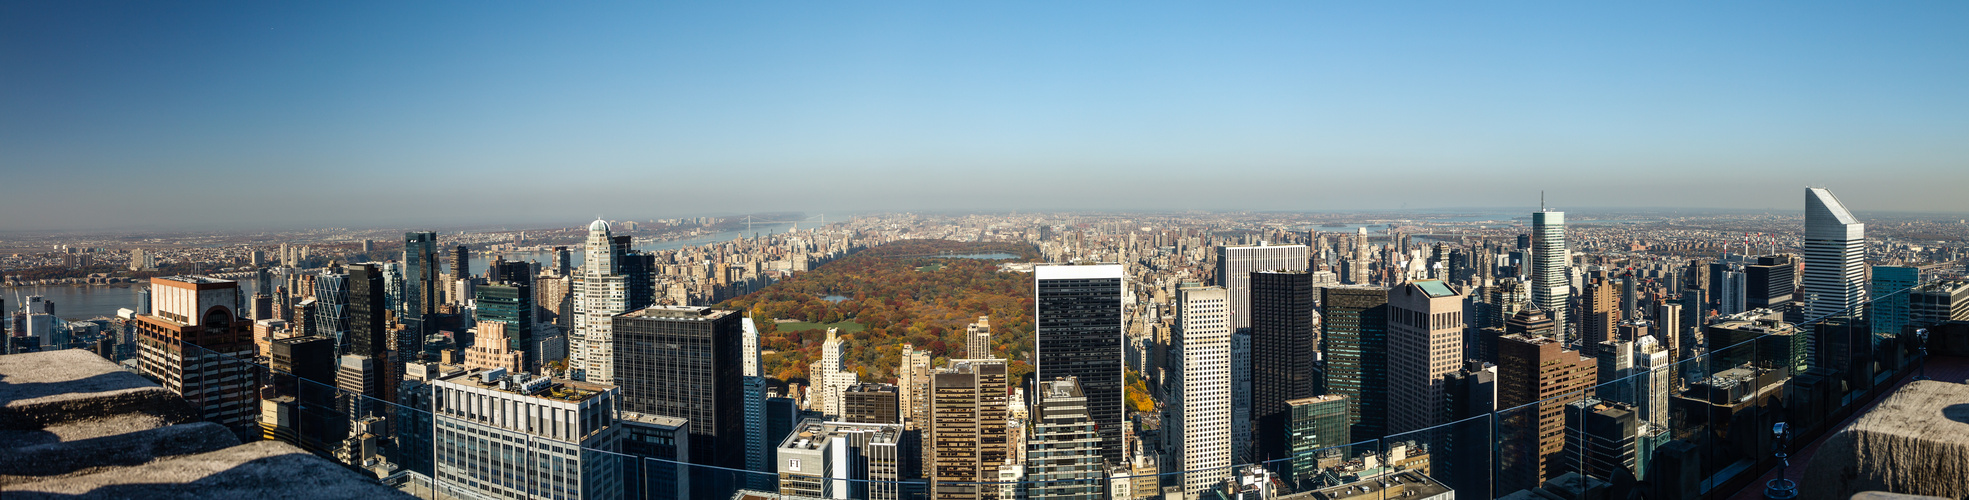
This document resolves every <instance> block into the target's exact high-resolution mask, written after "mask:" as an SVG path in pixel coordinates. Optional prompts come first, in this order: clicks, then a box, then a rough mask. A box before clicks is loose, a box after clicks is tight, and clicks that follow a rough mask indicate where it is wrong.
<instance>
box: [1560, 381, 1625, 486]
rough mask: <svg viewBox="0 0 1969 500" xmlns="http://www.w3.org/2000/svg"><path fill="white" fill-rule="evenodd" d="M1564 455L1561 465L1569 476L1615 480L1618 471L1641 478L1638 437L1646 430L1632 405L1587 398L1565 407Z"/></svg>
mask: <svg viewBox="0 0 1969 500" xmlns="http://www.w3.org/2000/svg"><path fill="white" fill-rule="evenodd" d="M1565 413H1566V434H1565V441H1566V445H1565V452H1564V453H1563V454H1562V456H1561V459H1560V460H1558V463H1560V464H1563V465H1562V467H1561V468H1562V469H1564V470H1565V471H1566V472H1577V473H1579V474H1580V475H1584V476H1589V477H1594V478H1614V477H1617V476H1618V475H1619V474H1618V473H1617V472H1618V471H1625V472H1627V473H1629V474H1641V473H1643V472H1645V471H1642V470H1638V469H1636V468H1635V465H1636V458H1637V456H1638V455H1639V449H1638V448H1637V447H1636V444H1638V443H1637V442H1636V440H1635V436H1636V435H1638V434H1639V432H1640V430H1641V429H1643V428H1644V426H1645V423H1643V422H1641V421H1640V419H1639V418H1636V417H1637V416H1638V413H1639V412H1638V411H1636V409H1635V408H1634V406H1633V405H1631V404H1628V403H1624V402H1618V401H1605V400H1599V399H1594V398H1586V399H1582V400H1579V401H1577V402H1573V403H1571V404H1567V405H1565Z"/></svg>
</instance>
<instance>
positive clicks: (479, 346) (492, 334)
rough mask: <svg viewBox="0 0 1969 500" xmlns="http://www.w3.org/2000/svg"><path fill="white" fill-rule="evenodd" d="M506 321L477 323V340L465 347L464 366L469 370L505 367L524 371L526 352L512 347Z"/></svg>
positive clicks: (508, 369)
mask: <svg viewBox="0 0 1969 500" xmlns="http://www.w3.org/2000/svg"><path fill="white" fill-rule="evenodd" d="M508 331H509V329H508V328H507V326H506V323H504V322H501V321H486V322H482V323H479V326H478V333H477V334H476V335H474V336H473V337H474V338H475V339H476V340H477V341H476V342H474V343H473V344H472V346H471V347H467V348H465V368H466V369H471V370H491V369H493V368H505V369H506V371H507V372H509V373H519V372H523V371H526V353H524V352H521V351H520V350H517V349H514V348H513V347H514V344H513V343H512V338H511V335H509V334H508V333H507V332H508Z"/></svg>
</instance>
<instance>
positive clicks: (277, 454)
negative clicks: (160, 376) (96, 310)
mask: <svg viewBox="0 0 1969 500" xmlns="http://www.w3.org/2000/svg"><path fill="white" fill-rule="evenodd" d="M197 419H198V411H197V410H196V409H195V408H193V407H192V406H191V404H190V403H187V402H186V401H185V400H184V399H183V398H180V397H178V395H177V394H174V393H172V392H170V391H168V390H165V389H164V388H162V387H158V386H157V385H156V384H153V383H151V382H150V381H148V380H145V379H144V378H143V377H140V376H137V375H136V374H134V373H130V372H127V371H124V370H122V369H120V368H117V366H116V365H115V364H113V363H110V362H109V361H107V360H104V359H103V358H101V357H98V356H96V355H95V354H92V353H90V352H88V351H83V350H63V351H48V352H37V353H27V354H12V355H5V356H0V497H6V498H10V499H19V498H55V497H68V496H84V497H102V498H187V499H189V498H298V499H325V498H363V499H388V498H410V496H409V495H406V494H403V493H401V492H398V491H396V490H394V489H390V488H388V487H385V486H383V485H382V484H380V483H378V482H377V481H376V480H375V479H373V478H369V477H365V476H363V475H360V474H357V473H356V472H354V471H351V470H349V469H348V468H346V467H343V466H342V465H341V464H337V463H334V462H331V461H328V460H326V459H323V458H321V457H317V456H315V455H313V454H310V453H307V452H305V451H302V450H301V449H300V448H295V447H293V446H290V445H288V444H286V443H282V442H278V441H256V442H250V443H245V444H241V443H240V441H239V438H238V437H237V436H236V435H235V434H233V432H232V431H230V430H228V429H226V428H224V427H221V426H219V425H217V424H213V423H208V422H198V421H197ZM303 486H304V487H303Z"/></svg>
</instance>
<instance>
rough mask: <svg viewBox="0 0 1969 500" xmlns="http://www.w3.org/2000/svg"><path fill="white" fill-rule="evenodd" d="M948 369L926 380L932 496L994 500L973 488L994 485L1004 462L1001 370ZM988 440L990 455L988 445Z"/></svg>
mask: <svg viewBox="0 0 1969 500" xmlns="http://www.w3.org/2000/svg"><path fill="white" fill-rule="evenodd" d="M951 363H952V366H950V367H949V368H946V369H944V370H940V371H938V372H937V373H936V374H934V375H932V376H931V377H930V391H931V403H930V419H931V421H930V425H929V427H930V432H929V435H930V440H931V441H932V445H931V447H932V450H933V451H934V458H933V460H932V462H933V463H934V465H935V467H934V469H932V471H931V472H930V473H929V475H930V476H931V478H932V479H933V480H935V484H934V486H933V487H932V489H933V491H932V495H933V498H937V499H944V500H956V499H977V498H990V497H995V496H996V492H995V489H989V488H984V487H981V485H979V484H976V483H979V482H989V481H995V480H996V478H997V471H998V465H999V464H1001V463H1003V462H1004V461H1005V457H1006V451H1007V450H1006V449H1005V448H1004V445H1005V442H1004V437H1005V413H1004V411H1005V410H1004V403H1003V401H1004V399H1003V398H1004V397H1005V364H1004V362H1003V361H1001V360H960V361H952V362H951ZM994 395H995V396H996V397H997V398H998V399H997V401H998V403H997V404H996V408H993V406H994V404H993V396H994ZM994 427H995V429H994ZM993 436H996V439H997V447H996V448H995V449H993V447H992V446H991V445H990V444H988V440H990V439H992V437H993ZM782 461H784V460H783V459H782Z"/></svg>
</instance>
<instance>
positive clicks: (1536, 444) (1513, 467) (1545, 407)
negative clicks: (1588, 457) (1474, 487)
mask: <svg viewBox="0 0 1969 500" xmlns="http://www.w3.org/2000/svg"><path fill="white" fill-rule="evenodd" d="M1497 349H1498V363H1497V407H1498V408H1511V409H1513V410H1511V411H1507V412H1503V413H1501V414H1500V415H1499V417H1498V423H1497V427H1498V429H1499V430H1498V436H1497V440H1498V452H1497V464H1496V466H1497V478H1496V481H1497V482H1496V486H1495V489H1494V490H1493V491H1517V490H1523V489H1530V488H1533V487H1536V486H1538V485H1539V484H1540V483H1543V482H1545V480H1547V479H1551V478H1553V477H1557V476H1558V475H1559V474H1560V473H1563V472H1565V470H1564V469H1563V468H1562V467H1561V466H1560V465H1559V463H1558V461H1559V458H1560V457H1559V453H1561V452H1562V451H1564V449H1565V425H1566V419H1565V405H1567V404H1570V403H1572V402H1574V401H1579V400H1580V399H1581V398H1584V397H1585V396H1586V395H1587V392H1588V391H1590V390H1592V388H1593V384H1594V382H1595V379H1596V378H1597V374H1596V373H1595V372H1596V367H1595V366H1594V363H1593V360H1592V359H1588V358H1584V357H1581V356H1580V355H1579V353H1578V352H1575V351H1570V350H1566V349H1565V346H1564V345H1563V344H1561V343H1559V341H1557V340H1553V339H1551V338H1549V337H1527V336H1523V335H1517V334H1512V335H1505V336H1504V337H1502V338H1499V339H1498V343H1497ZM1525 405H1534V406H1532V407H1529V408H1519V407H1522V406H1525Z"/></svg>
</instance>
